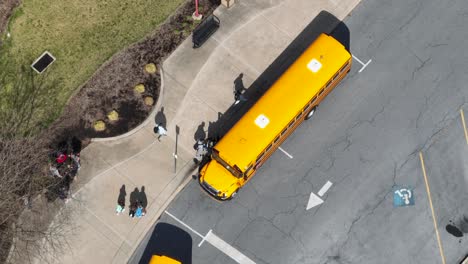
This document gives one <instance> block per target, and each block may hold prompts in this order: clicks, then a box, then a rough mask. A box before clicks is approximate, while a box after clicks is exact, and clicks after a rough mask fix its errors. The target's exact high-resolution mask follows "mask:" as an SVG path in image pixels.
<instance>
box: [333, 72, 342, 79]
mask: <svg viewBox="0 0 468 264" xmlns="http://www.w3.org/2000/svg"><path fill="white" fill-rule="evenodd" d="M338 74H340V72H337V73H336V74H335V75H333V80H335V79H336V77H338Z"/></svg>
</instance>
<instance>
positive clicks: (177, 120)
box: [37, 0, 359, 263]
mask: <svg viewBox="0 0 468 264" xmlns="http://www.w3.org/2000/svg"><path fill="white" fill-rule="evenodd" d="M358 2H359V0H345V1H340V2H339V4H338V1H337V0H334V1H332V0H319V1H310V0H286V1H279V0H257V1H253V0H239V1H237V3H236V4H235V5H234V6H233V7H232V8H230V9H226V8H224V7H222V6H220V7H219V8H218V9H217V10H216V11H215V14H216V15H217V16H218V17H219V18H220V20H221V27H220V28H219V30H218V31H217V32H216V33H215V34H214V35H213V36H212V37H211V38H210V39H209V40H208V41H207V42H206V43H205V44H204V45H203V46H202V47H201V48H199V49H193V48H192V43H191V39H190V38H189V39H187V40H186V41H184V42H183V43H182V44H181V46H180V47H179V48H178V49H177V50H176V51H175V52H174V53H173V54H172V55H171V56H170V57H169V58H168V59H167V60H166V61H165V62H164V64H163V80H164V81H163V84H162V86H163V89H162V94H161V96H160V98H159V102H158V106H157V110H158V111H159V110H160V109H161V108H164V114H165V117H166V119H167V128H168V135H169V136H168V137H163V138H162V140H161V142H159V141H157V140H156V137H155V135H154V133H153V126H154V114H153V115H152V116H151V117H149V120H148V121H147V122H145V124H144V125H142V126H140V127H138V128H137V129H135V130H134V131H132V132H131V133H129V134H128V135H125V136H122V137H118V138H117V139H109V140H100V141H96V142H93V143H92V144H90V145H89V146H88V147H87V148H86V149H84V150H83V152H82V170H81V171H80V174H79V179H78V182H77V184H76V185H75V186H74V188H75V190H74V194H73V199H72V200H71V201H70V202H68V203H67V204H66V206H67V207H68V208H70V209H73V210H72V211H73V212H74V217H73V223H72V225H73V227H74V230H75V232H74V234H73V235H71V236H70V237H69V239H68V245H69V247H68V248H67V249H66V251H65V252H64V254H63V255H62V257H61V258H60V259H53V260H52V262H55V263H126V262H127V261H128V259H129V258H130V256H131V255H132V252H133V251H134V250H135V248H136V247H137V246H138V244H139V242H140V241H141V240H142V238H143V237H144V235H145V234H146V232H147V231H148V230H149V229H150V228H151V226H152V225H153V224H154V223H155V222H156V221H157V219H158V217H159V215H160V214H161V212H162V211H163V210H164V208H165V207H166V206H167V204H168V203H169V202H170V201H171V200H172V198H173V197H174V196H175V195H176V194H177V192H178V191H179V190H180V189H181V188H183V186H185V184H186V183H187V182H188V181H190V179H191V175H192V171H193V169H194V168H195V167H194V166H193V162H192V158H193V156H194V154H195V153H194V150H193V148H192V146H193V144H194V143H195V140H194V135H195V132H196V131H197V129H198V128H199V127H200V124H201V123H202V122H205V126H204V127H203V129H204V130H205V132H206V131H207V130H208V128H209V124H210V123H212V122H215V121H216V120H218V117H219V115H220V114H222V113H225V112H226V110H227V109H228V108H230V107H231V106H232V104H233V102H234V97H233V88H234V83H233V82H234V80H235V79H236V78H237V77H238V76H239V74H240V73H243V78H242V82H243V86H244V87H245V88H248V87H250V86H251V84H252V83H253V82H254V81H255V80H256V79H257V78H258V77H259V76H260V74H261V73H262V72H263V71H264V70H265V69H266V68H267V67H268V66H269V65H270V63H271V62H272V61H274V59H275V58H276V57H277V56H278V55H279V54H280V53H281V52H282V51H283V50H284V49H285V48H286V47H287V46H288V45H289V44H290V43H291V41H292V40H293V39H294V38H295V37H296V36H297V35H298V34H299V33H300V32H301V31H302V30H303V29H304V28H305V27H306V26H307V25H308V24H309V23H310V22H311V21H312V20H313V19H314V17H315V16H316V15H317V14H318V13H319V12H320V11H322V10H327V11H329V12H330V13H332V14H334V15H335V16H336V17H337V18H338V19H343V18H344V17H345V16H346V15H347V14H348V13H349V12H350V11H351V10H352V9H353V8H354V7H355V5H356V4H357V3H358ZM176 126H178V127H179V128H180V133H179V136H178V140H177V142H178V146H179V148H178V159H177V171H174V157H173V153H174V151H175V138H176V135H175V127H176ZM122 185H125V188H126V193H127V197H126V207H127V208H126V211H125V213H124V214H123V215H119V216H116V215H115V206H116V204H117V197H118V195H119V189H120V188H121V186H122ZM142 186H144V187H145V193H146V196H147V199H148V214H147V215H146V216H144V217H142V218H139V219H137V218H134V219H132V218H129V217H128V214H127V213H128V198H129V196H130V193H131V192H133V191H134V189H135V188H139V189H140V190H141V187H142ZM57 217H61V216H60V215H59V216H57ZM39 262H40V260H37V263H39Z"/></svg>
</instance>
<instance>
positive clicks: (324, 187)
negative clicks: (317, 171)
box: [317, 181, 333, 197]
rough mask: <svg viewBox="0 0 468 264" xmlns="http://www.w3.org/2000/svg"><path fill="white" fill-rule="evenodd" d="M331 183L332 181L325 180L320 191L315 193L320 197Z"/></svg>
mask: <svg viewBox="0 0 468 264" xmlns="http://www.w3.org/2000/svg"><path fill="white" fill-rule="evenodd" d="M332 185H333V183H331V182H330V181H327V183H325V184H324V185H323V186H322V188H321V189H320V191H319V192H318V193H317V194H318V195H319V196H320V197H322V196H323V195H324V194H325V193H326V192H327V191H328V189H330V187H331V186H332Z"/></svg>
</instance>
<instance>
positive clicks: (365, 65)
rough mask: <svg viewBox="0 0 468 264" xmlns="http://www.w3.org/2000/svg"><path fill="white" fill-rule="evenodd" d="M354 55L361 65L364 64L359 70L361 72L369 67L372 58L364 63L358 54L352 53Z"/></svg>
mask: <svg viewBox="0 0 468 264" xmlns="http://www.w3.org/2000/svg"><path fill="white" fill-rule="evenodd" d="M352 56H353V58H354V59H355V60H356V61H357V62H359V63H361V65H362V67H361V69H360V70H359V71H358V72H359V73H361V72H362V71H363V70H364V69H365V68H366V67H367V65H369V63H371V62H372V60H368V61H367V62H366V63H364V62H362V61H361V60H360V59H358V58H357V57H356V56H354V55H352Z"/></svg>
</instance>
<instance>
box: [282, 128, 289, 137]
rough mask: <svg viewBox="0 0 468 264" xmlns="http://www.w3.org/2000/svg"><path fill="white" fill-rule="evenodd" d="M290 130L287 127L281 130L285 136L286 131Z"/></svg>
mask: <svg viewBox="0 0 468 264" xmlns="http://www.w3.org/2000/svg"><path fill="white" fill-rule="evenodd" d="M287 130H288V128H285V129H283V131H281V136H283V135H284V134H286V131H287Z"/></svg>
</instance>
